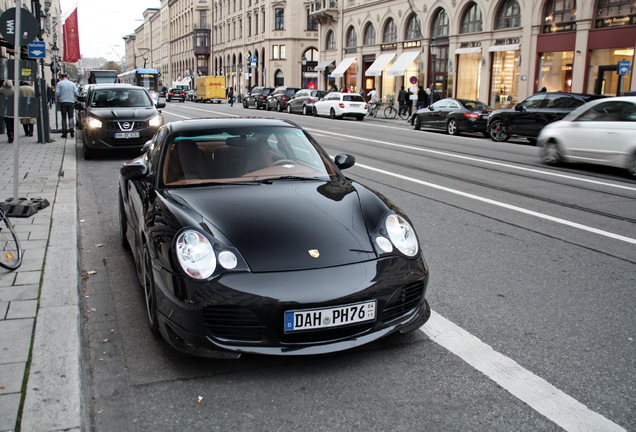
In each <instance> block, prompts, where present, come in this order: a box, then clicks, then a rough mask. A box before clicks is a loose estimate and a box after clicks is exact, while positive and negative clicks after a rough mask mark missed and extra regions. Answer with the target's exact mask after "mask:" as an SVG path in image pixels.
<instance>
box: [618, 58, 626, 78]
mask: <svg viewBox="0 0 636 432" xmlns="http://www.w3.org/2000/svg"><path fill="white" fill-rule="evenodd" d="M618 74H619V75H629V60H620V61H619V62H618Z"/></svg>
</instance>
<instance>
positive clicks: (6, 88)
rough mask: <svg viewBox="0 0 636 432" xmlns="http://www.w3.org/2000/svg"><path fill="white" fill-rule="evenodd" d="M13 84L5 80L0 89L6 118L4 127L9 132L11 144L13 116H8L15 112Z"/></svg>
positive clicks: (0, 104) (1, 104) (0, 99)
mask: <svg viewBox="0 0 636 432" xmlns="http://www.w3.org/2000/svg"><path fill="white" fill-rule="evenodd" d="M13 94H14V92H13V82H12V81H11V80H5V81H4V82H3V83H2V88H0V101H1V102H2V103H0V107H2V117H4V126H5V128H6V130H7V137H8V138H9V142H10V143H12V142H13V115H7V114H8V113H11V112H13Z"/></svg>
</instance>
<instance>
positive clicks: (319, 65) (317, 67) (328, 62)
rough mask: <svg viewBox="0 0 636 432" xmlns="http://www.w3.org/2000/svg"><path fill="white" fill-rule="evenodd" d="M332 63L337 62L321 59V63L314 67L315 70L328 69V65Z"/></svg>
mask: <svg viewBox="0 0 636 432" xmlns="http://www.w3.org/2000/svg"><path fill="white" fill-rule="evenodd" d="M331 63H335V60H325V61H321V62H320V63H318V65H317V66H316V67H315V68H314V70H315V71H317V72H322V71H324V70H325V69H327V66H329V65H330V64H331Z"/></svg>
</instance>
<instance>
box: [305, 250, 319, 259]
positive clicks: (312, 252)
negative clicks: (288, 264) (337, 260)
mask: <svg viewBox="0 0 636 432" xmlns="http://www.w3.org/2000/svg"><path fill="white" fill-rule="evenodd" d="M307 252H309V256H310V257H312V258H318V257H319V256H320V252H319V251H318V249H310V250H308V251H307Z"/></svg>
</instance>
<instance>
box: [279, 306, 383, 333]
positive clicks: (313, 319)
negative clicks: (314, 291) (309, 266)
mask: <svg viewBox="0 0 636 432" xmlns="http://www.w3.org/2000/svg"><path fill="white" fill-rule="evenodd" d="M375 309H376V301H375V300H372V301H368V302H363V303H355V304H350V305H345V306H336V307H331V308H321V309H305V310H295V311H286V312H285V332H286V333H289V332H295V331H300V330H315V329H321V328H330V327H339V326H344V325H349V324H357V323H363V322H367V321H374V320H375Z"/></svg>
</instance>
